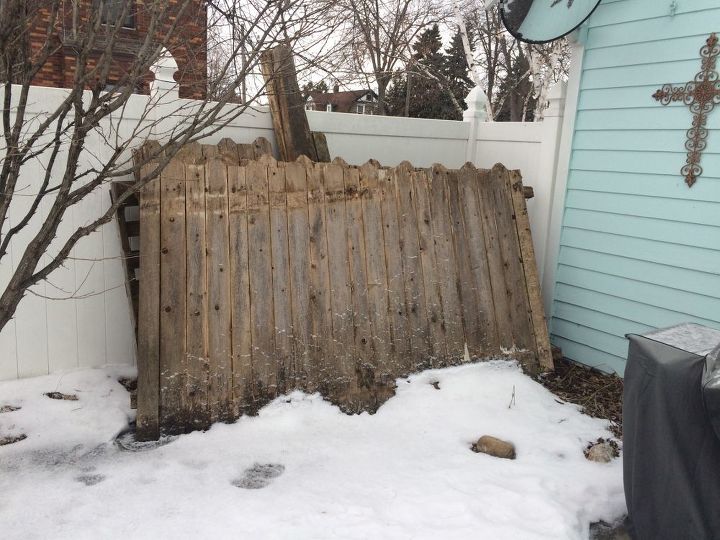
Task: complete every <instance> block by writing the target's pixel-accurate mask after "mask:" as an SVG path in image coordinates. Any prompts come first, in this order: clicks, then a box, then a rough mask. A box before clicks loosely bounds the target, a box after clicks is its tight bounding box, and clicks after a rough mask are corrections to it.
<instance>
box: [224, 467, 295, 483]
mask: <svg viewBox="0 0 720 540" xmlns="http://www.w3.org/2000/svg"><path fill="white" fill-rule="evenodd" d="M283 472H285V465H281V464H280V463H255V464H254V465H253V466H252V467H248V468H247V469H245V471H243V475H242V476H241V477H240V478H236V479H235V480H233V481H232V485H233V486H235V487H239V488H243V489H262V488H264V487H267V486H268V485H270V482H272V480H273V478H277V477H278V476H280V475H281V474H282V473H283Z"/></svg>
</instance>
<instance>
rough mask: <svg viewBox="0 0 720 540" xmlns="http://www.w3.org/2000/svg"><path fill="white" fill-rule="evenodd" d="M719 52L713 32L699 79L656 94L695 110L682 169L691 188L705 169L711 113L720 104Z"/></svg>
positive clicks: (703, 54) (702, 53) (702, 52)
mask: <svg viewBox="0 0 720 540" xmlns="http://www.w3.org/2000/svg"><path fill="white" fill-rule="evenodd" d="M719 55H720V45H719V44H718V37H717V35H715V33H712V34H710V37H709V38H707V40H706V41H705V45H703V47H702V48H701V49H700V57H701V64H700V72H699V73H698V74H697V75H695V79H694V80H692V81H690V82H689V83H687V84H685V86H672V85H671V84H666V85H663V87H662V88H661V89H660V90H658V91H657V92H655V93H654V94H653V96H652V97H654V98H655V100H656V101H659V102H660V103H661V104H662V105H667V104H668V103H670V102H672V101H682V102H683V103H685V105H687V106H688V107H690V112H692V113H693V121H692V127H691V128H690V129H689V130H688V132H687V141H685V148H686V149H687V151H688V152H687V161H686V163H685V165H684V166H683V168H682V169H680V174H682V175H683V176H684V177H685V183H686V184H687V185H688V186H690V187H692V185H693V184H694V183H695V182H696V181H697V179H698V176H700V175H701V174H702V172H703V170H702V167H701V166H700V157H701V155H702V151H703V150H705V147H706V146H707V136H708V130H707V127H706V125H707V118H708V115H709V114H710V113H711V112H712V110H713V109H714V108H715V105H717V104H719V103H720V80H718V79H719V77H718V72H717V71H716V69H715V63H716V61H717V57H718V56H719Z"/></svg>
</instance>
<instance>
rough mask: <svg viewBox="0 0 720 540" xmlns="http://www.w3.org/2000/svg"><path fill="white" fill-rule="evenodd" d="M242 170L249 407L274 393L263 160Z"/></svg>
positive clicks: (273, 354) (268, 232)
mask: <svg viewBox="0 0 720 540" xmlns="http://www.w3.org/2000/svg"><path fill="white" fill-rule="evenodd" d="M273 165H274V164H273ZM245 171H246V172H245V175H246V176H245V178H246V181H247V207H248V247H249V255H248V260H249V275H250V318H251V321H252V323H251V324H252V326H251V340H252V349H253V350H252V381H251V384H250V388H249V389H248V393H250V394H252V401H251V402H252V403H253V404H260V403H262V401H263V400H265V399H270V398H273V397H275V395H276V392H277V363H276V360H275V320H274V309H273V287H272V259H271V250H270V205H269V200H268V165H267V161H266V160H262V161H257V162H252V161H251V162H249V163H248V164H247V166H246V168H245Z"/></svg>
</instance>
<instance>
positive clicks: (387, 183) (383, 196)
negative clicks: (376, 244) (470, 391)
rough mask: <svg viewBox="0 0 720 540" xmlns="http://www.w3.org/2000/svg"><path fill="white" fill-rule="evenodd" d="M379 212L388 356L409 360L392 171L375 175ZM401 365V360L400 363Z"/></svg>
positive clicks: (410, 350) (409, 351) (408, 337)
mask: <svg viewBox="0 0 720 540" xmlns="http://www.w3.org/2000/svg"><path fill="white" fill-rule="evenodd" d="M378 188H379V193H380V212H381V214H382V225H383V238H384V240H385V243H384V246H383V247H384V255H385V273H386V276H387V287H388V289H387V290H388V318H389V320H390V332H391V340H392V341H391V348H390V350H391V352H392V354H393V357H394V358H396V359H398V358H399V359H406V358H411V357H412V349H411V344H410V328H409V326H408V318H407V317H406V313H407V302H406V299H405V276H404V275H403V261H402V256H401V254H400V227H399V222H398V210H397V205H396V203H395V201H396V197H395V171H394V170H379V171H378ZM401 361H402V360H401Z"/></svg>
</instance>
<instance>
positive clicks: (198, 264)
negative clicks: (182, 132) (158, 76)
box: [181, 144, 212, 427]
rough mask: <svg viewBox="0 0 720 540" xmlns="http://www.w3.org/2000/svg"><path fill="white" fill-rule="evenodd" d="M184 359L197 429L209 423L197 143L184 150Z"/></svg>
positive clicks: (201, 181)
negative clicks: (185, 336) (185, 340)
mask: <svg viewBox="0 0 720 540" xmlns="http://www.w3.org/2000/svg"><path fill="white" fill-rule="evenodd" d="M181 158H182V161H183V162H184V164H185V178H186V180H187V181H186V183H185V229H186V244H185V254H186V265H187V266H186V268H187V272H186V275H187V285H186V288H185V289H186V303H187V310H186V312H185V316H186V323H185V324H186V333H187V344H186V357H187V364H188V367H187V370H188V414H189V415H190V418H191V419H192V421H193V423H194V424H196V425H197V427H203V426H209V425H210V423H211V422H212V420H211V417H210V410H209V401H208V384H209V381H208V377H209V374H210V368H209V365H208V349H207V347H208V344H207V342H208V322H207V317H208V309H207V307H208V306H207V257H206V255H207V247H206V243H205V241H206V238H205V210H206V208H205V164H204V161H203V158H202V151H201V149H200V145H199V144H195V145H192V146H189V147H186V148H185V149H184V150H183V152H182V155H181Z"/></svg>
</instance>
